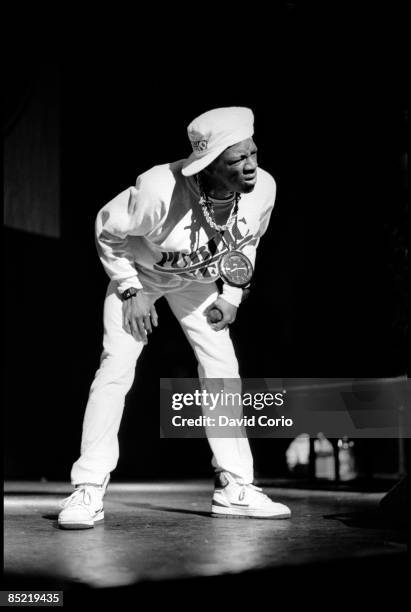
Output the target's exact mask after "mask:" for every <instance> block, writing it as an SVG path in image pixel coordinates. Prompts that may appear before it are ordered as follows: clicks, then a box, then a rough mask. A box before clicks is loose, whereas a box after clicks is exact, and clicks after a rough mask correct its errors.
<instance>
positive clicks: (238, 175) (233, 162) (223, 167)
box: [205, 138, 258, 193]
mask: <svg viewBox="0 0 411 612" xmlns="http://www.w3.org/2000/svg"><path fill="white" fill-rule="evenodd" d="M257 165H258V164H257V147H256V145H255V143H254V140H253V139H252V138H247V139H246V140H242V141H241V142H238V143H237V144H235V145H232V146H231V147H228V148H227V149H226V150H225V151H223V152H222V153H221V155H219V157H217V159H216V160H215V161H214V162H212V163H211V164H210V165H209V166H208V168H206V169H205V173H206V175H207V178H208V179H209V181H210V183H211V184H212V185H213V187H214V188H215V189H217V190H221V191H223V190H226V191H237V192H238V193H250V191H252V190H253V189H254V186H255V183H256V180H257Z"/></svg>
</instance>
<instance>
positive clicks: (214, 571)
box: [4, 481, 406, 589]
mask: <svg viewBox="0 0 411 612" xmlns="http://www.w3.org/2000/svg"><path fill="white" fill-rule="evenodd" d="M212 486H213V485H212V482H211V481H190V482H175V483H172V482H168V483H144V484H117V483H112V484H110V486H109V489H108V492H107V494H106V497H105V516H106V518H105V523H104V525H99V526H97V527H95V528H93V529H87V530H81V531H64V530H61V529H59V528H58V527H57V523H56V518H57V513H58V504H59V502H60V501H61V500H62V499H63V498H64V497H65V496H67V495H68V494H70V493H71V489H70V486H69V485H67V484H62V483H56V482H6V483H5V501H4V513H5V533H4V538H5V546H4V569H5V578H6V583H7V580H8V583H9V584H10V585H13V586H14V587H15V588H24V587H27V588H33V585H36V584H38V587H37V588H39V589H40V588H43V587H44V586H47V585H48V584H50V588H58V586H59V585H61V586H62V588H65V589H67V588H72V587H74V588H77V587H79V586H84V587H88V588H89V587H91V588H92V589H101V588H108V587H111V588H117V587H127V586H129V585H134V586H136V585H139V584H143V583H147V582H149V583H151V584H153V581H154V582H155V583H157V584H158V582H159V581H170V580H175V579H192V578H201V577H217V576H219V577H221V576H230V575H231V576H233V575H236V576H246V575H250V572H251V573H254V574H255V573H256V572H259V571H264V572H266V573H267V571H270V572H271V571H272V572H275V571H276V570H279V569H281V570H282V571H284V569H286V568H290V569H292V568H296V567H297V566H299V567H308V566H312V565H313V564H314V565H315V564H317V565H318V564H323V565H324V564H328V563H329V562H338V561H343V562H344V563H346V562H355V561H361V563H362V564H364V562H366V561H367V560H368V559H370V560H371V559H376V558H378V559H384V560H386V562H387V563H391V561H395V559H398V558H399V557H398V555H399V556H400V557H402V555H403V554H404V553H405V550H406V543H405V535H404V532H402V531H400V530H397V529H396V527H395V526H387V525H386V524H384V523H383V522H382V521H381V520H380V518H379V515H378V510H377V509H378V502H379V500H380V499H381V498H382V497H383V495H384V494H383V493H360V492H346V491H343V492H336V491H313V490H301V489H292V488H267V489H265V491H266V493H268V494H269V495H270V496H271V497H272V498H273V499H275V500H277V501H282V502H284V503H286V504H287V505H289V506H290V507H291V509H292V512H293V516H292V518H291V519H290V520H252V519H217V518H213V517H211V516H210V515H209V508H210V500H211V494H212ZM274 575H275V574H274Z"/></svg>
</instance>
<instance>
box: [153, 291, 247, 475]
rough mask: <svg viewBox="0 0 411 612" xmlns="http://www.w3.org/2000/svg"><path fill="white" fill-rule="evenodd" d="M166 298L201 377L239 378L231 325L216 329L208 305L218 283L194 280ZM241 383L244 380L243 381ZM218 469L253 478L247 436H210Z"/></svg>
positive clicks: (214, 298) (214, 294) (214, 460)
mask: <svg viewBox="0 0 411 612" xmlns="http://www.w3.org/2000/svg"><path fill="white" fill-rule="evenodd" d="M165 297H166V299H167V301H168V303H169V305H170V308H171V310H172V311H173V313H174V315H175V316H176V317H177V319H178V321H179V322H180V324H181V326H182V328H183V330H184V333H185V334H186V336H187V338H188V340H189V342H190V344H191V346H192V347H193V350H194V352H195V355H196V357H197V360H198V373H199V377H200V379H201V378H206V379H208V378H219V379H239V372H238V362H237V358H236V356H235V352H234V347H233V344H232V341H231V338H230V333H229V330H228V329H224V330H221V331H218V332H216V331H214V330H213V329H212V328H211V327H210V325H209V324H208V323H207V319H206V317H205V316H204V314H203V312H204V309H205V308H206V307H207V306H208V305H209V304H211V303H212V302H214V301H215V300H216V298H217V297H218V290H217V287H216V285H215V284H214V283H206V284H205V283H195V282H193V283H191V284H190V285H189V286H187V287H186V288H184V289H183V290H182V291H181V292H178V293H169V294H167V295H166V296H165ZM239 385H240V381H239ZM208 441H209V444H210V447H211V450H212V452H213V466H214V467H215V469H216V471H217V472H220V471H227V472H231V474H233V475H234V476H235V478H236V479H238V480H239V481H241V482H244V483H245V484H248V483H251V482H252V481H253V458H252V454H251V450H250V445H249V442H248V439H247V438H246V437H232V438H212V437H209V438H208Z"/></svg>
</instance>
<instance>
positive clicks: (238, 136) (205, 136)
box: [181, 106, 254, 176]
mask: <svg viewBox="0 0 411 612" xmlns="http://www.w3.org/2000/svg"><path fill="white" fill-rule="evenodd" d="M187 134H188V137H189V139H190V142H191V146H192V147H193V152H192V153H191V155H190V157H188V158H187V159H186V160H185V161H184V164H183V169H182V171H181V172H182V173H183V174H184V176H192V175H193V174H197V172H200V171H201V170H204V168H206V167H207V166H208V165H209V164H211V162H212V161H214V160H215V159H216V157H218V156H219V155H220V154H221V153H222V152H223V151H224V150H225V149H226V148H227V147H231V146H232V145H234V144H236V143H237V142H241V141H242V140H246V139H247V138H251V136H252V135H253V134H254V115H253V112H252V110H250V109H249V108H245V107H242V106H229V107H226V108H215V109H213V110H210V111H207V112H206V113H203V114H202V115H200V116H199V117H197V118H196V119H194V121H192V122H191V123H190V125H189V126H188V128H187Z"/></svg>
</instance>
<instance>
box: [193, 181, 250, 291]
mask: <svg viewBox="0 0 411 612" xmlns="http://www.w3.org/2000/svg"><path fill="white" fill-rule="evenodd" d="M196 180H197V184H198V187H199V190H200V200H199V204H200V207H201V210H202V211H203V215H204V218H205V220H206V221H207V223H208V225H209V226H210V227H212V228H213V229H215V230H217V231H218V232H219V233H220V236H221V239H222V241H223V242H224V244H225V246H226V247H227V249H228V251H227V252H226V253H223V254H222V255H221V257H220V259H219V261H218V271H219V273H220V276H221V278H222V279H223V281H224V282H226V283H227V284H228V285H232V286H233V287H240V288H242V287H246V286H247V285H248V284H249V283H250V280H251V277H252V275H253V272H254V270H253V264H252V263H251V261H250V260H249V259H248V257H247V256H246V255H244V253H243V252H242V251H239V250H237V232H233V235H234V248H233V247H232V246H231V245H230V244H229V243H228V242H227V240H226V239H225V238H224V232H225V231H226V230H228V229H230V228H231V227H232V226H233V225H234V224H235V227H236V229H237V227H238V226H237V215H238V202H239V200H240V197H241V196H240V194H239V193H235V195H234V203H233V206H232V208H231V211H230V214H229V216H228V219H227V222H226V223H225V224H224V225H218V224H217V223H216V221H215V217H214V210H213V203H212V202H211V200H210V199H209V198H208V197H207V195H206V194H205V191H204V189H203V186H202V184H201V180H200V177H199V175H196Z"/></svg>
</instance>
